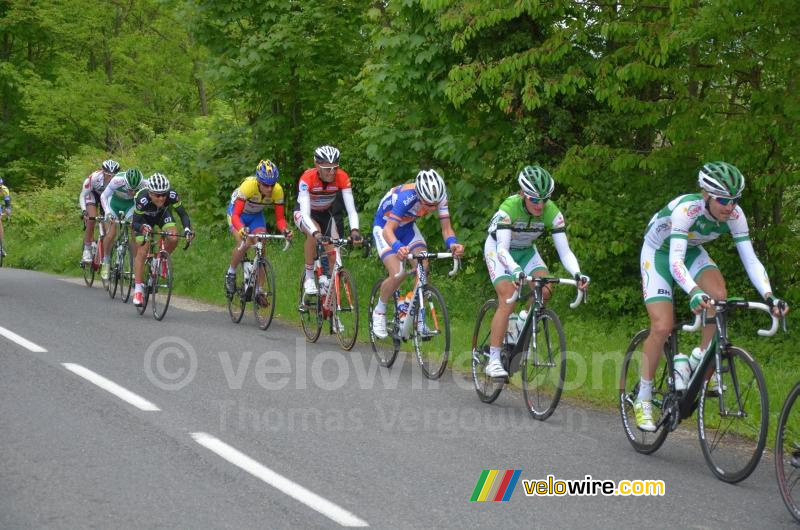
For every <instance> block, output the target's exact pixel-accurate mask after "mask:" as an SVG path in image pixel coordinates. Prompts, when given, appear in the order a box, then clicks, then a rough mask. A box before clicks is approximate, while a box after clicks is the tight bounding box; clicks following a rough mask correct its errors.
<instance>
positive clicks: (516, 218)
mask: <svg viewBox="0 0 800 530" xmlns="http://www.w3.org/2000/svg"><path fill="white" fill-rule="evenodd" d="M503 229H506V230H511V242H510V243H509V245H510V248H512V249H522V248H530V247H531V246H532V245H533V244H534V242H535V241H536V240H537V239H539V237H541V235H542V234H544V232H545V230H550V231H551V232H553V233H558V232H564V231H565V230H566V225H565V223H564V216H563V215H561V211H560V210H559V209H558V206H556V204H555V203H554V202H553V201H547V202H546V203H545V205H544V209H543V210H542V215H540V216H538V217H537V216H534V215H531V214H530V213H528V210H526V209H525V199H523V198H522V196H520V195H519V194H517V195H512V196H511V197H508V198H507V199H506V200H504V201H503V204H501V205H500V209H499V210H497V213H495V214H494V217H492V221H491V223H489V235H491V236H492V237H495V234H496V233H497V231H498V230H503Z"/></svg>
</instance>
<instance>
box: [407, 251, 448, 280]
mask: <svg viewBox="0 0 800 530" xmlns="http://www.w3.org/2000/svg"><path fill="white" fill-rule="evenodd" d="M450 258H452V259H453V270H451V271H450V272H448V273H447V275H448V276H449V277H451V278H452V277H453V276H455V275H456V274H457V273H458V269H459V268H460V267H461V259H460V258H458V257H456V256H455V255H453V253H452V252H417V253H416V254H409V255H408V256H406V259H405V260H404V261H401V262H400V272H398V273H397V274H395V275H394V277H395V278H402V277H404V276H406V275H408V274H410V273H411V272H412V270H413V269H408V270H406V269H405V262H406V261H414V260H419V259H427V260H430V259H450Z"/></svg>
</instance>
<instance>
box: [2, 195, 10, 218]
mask: <svg viewBox="0 0 800 530" xmlns="http://www.w3.org/2000/svg"><path fill="white" fill-rule="evenodd" d="M3 201H5V203H6V210H8V213H9V214H11V194H9V193H6V194H5V196H4V197H3Z"/></svg>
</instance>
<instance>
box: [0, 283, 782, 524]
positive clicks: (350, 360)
mask: <svg viewBox="0 0 800 530" xmlns="http://www.w3.org/2000/svg"><path fill="white" fill-rule="evenodd" d="M0 326H2V329H0V377H2V384H0V528H31V527H43V526H44V527H54V528H76V527H81V528H82V527H98V528H143V527H144V528H152V527H164V528H237V529H238V528H288V527H293V528H294V527H303V528H306V527H337V526H340V525H345V526H347V525H351V526H352V525H356V526H357V525H362V526H363V525H369V526H372V527H381V528H383V527H386V528H400V527H402V528H411V527H413V528H431V527H461V528H464V527H488V526H500V525H502V526H504V527H512V528H521V527H525V528H562V527H568V528H598V527H600V528H606V527H615V528H643V527H648V526H659V527H661V526H675V527H685V528H752V527H761V528H781V527H794V524H793V519H792V518H791V516H790V515H789V513H788V512H787V511H786V509H785V508H784V506H783V503H782V501H781V499H780V496H779V493H778V490H777V485H776V482H775V477H774V470H773V462H772V458H771V456H770V455H765V457H764V459H762V462H761V465H760V466H759V468H758V469H757V470H756V472H755V473H754V474H753V475H752V476H751V477H750V478H748V479H747V480H745V481H744V482H743V483H741V484H738V485H729V484H725V483H722V482H720V481H718V480H717V479H715V478H714V476H713V475H712V474H711V472H710V471H709V469H708V467H707V466H706V464H705V461H704V460H703V456H702V453H701V451H700V447H699V445H698V443H697V440H696V435H695V434H694V424H693V422H691V421H689V422H686V423H687V426H686V427H687V428H686V430H685V432H684V433H681V432H678V433H674V434H675V435H674V436H671V437H670V438H669V439H668V440H667V442H666V444H665V445H664V447H662V448H661V449H660V450H659V451H658V452H657V453H656V454H654V455H651V456H644V455H639V454H637V453H635V452H634V451H633V449H632V448H631V447H630V446H629V444H628V443H627V441H626V440H625V437H624V435H623V433H622V427H621V422H620V420H619V416H618V414H616V413H615V412H613V411H596V410H589V409H585V408H582V407H579V406H574V405H571V404H569V402H564V401H562V403H561V404H560V405H559V408H558V410H557V411H556V413H555V414H554V415H553V416H552V417H551V418H550V419H549V420H547V422H544V423H540V422H535V421H533V420H531V419H530V418H529V417H528V416H527V414H526V413H525V412H524V410H523V409H522V406H521V398H520V396H519V394H517V393H515V392H513V391H506V392H504V394H503V395H501V397H500V398H499V399H498V401H497V402H496V403H495V404H494V405H484V404H482V403H480V402H479V401H478V399H477V397H476V396H475V393H474V391H473V390H472V387H471V382H470V381H469V380H468V379H466V378H465V377H463V376H454V375H453V373H452V372H449V371H448V372H447V373H446V374H445V377H444V378H443V379H442V380H441V381H440V382H431V381H427V380H425V379H424V378H423V377H422V375H421V373H420V370H419V368H418V367H417V366H416V365H413V364H412V363H411V362H409V359H406V362H405V363H404V364H402V365H396V366H395V367H394V368H392V369H388V370H387V369H383V368H378V366H377V363H376V362H375V361H374V358H373V356H372V353H371V350H370V349H369V347H368V346H366V345H358V346H357V347H356V351H354V352H351V353H348V352H341V351H340V350H339V348H338V344H337V343H336V340H335V339H334V338H333V337H330V336H326V335H323V336H322V337H321V338H320V340H319V342H318V343H317V344H306V342H305V340H304V339H303V338H302V332H301V331H300V330H299V329H298V328H297V327H296V326H294V325H293V324H292V323H289V324H284V323H281V322H277V321H276V322H273V324H272V326H271V327H270V329H269V330H268V331H266V332H262V331H260V330H259V329H258V328H257V327H256V326H255V325H254V324H253V321H252V314H246V315H245V318H244V320H243V321H242V323H241V324H239V325H234V324H232V323H231V322H230V320H229V318H228V315H227V312H225V310H224V309H222V308H216V307H211V306H206V305H202V304H195V303H192V302H190V301H186V300H178V301H176V302H175V303H174V304H173V305H172V306H171V307H170V309H169V313H168V314H167V316H166V318H165V320H164V321H163V322H156V321H155V320H153V318H152V317H151V316H150V313H149V311H148V312H147V313H146V314H145V316H139V315H138V314H136V313H135V311H134V310H133V308H132V306H131V305H130V304H122V303H120V302H119V301H118V300H115V301H111V300H110V299H109V298H108V296H107V295H106V294H105V293H104V292H103V291H101V290H100V289H97V288H95V289H88V288H86V287H85V286H83V285H82V282H80V281H79V280H75V279H66V278H59V277H56V276H51V275H45V274H39V273H33V272H29V271H20V270H14V269H5V268H4V269H0ZM9 332H11V333H9ZM12 334H16V335H12ZM362 336H363V335H362ZM9 337H11V338H9ZM26 341H28V342H26ZM41 350H45V351H41ZM398 363H399V361H398ZM606 391H608V392H614V390H613V389H607V390H606ZM567 399H568V393H567ZM770 428H771V429H774V426H770ZM484 469H498V470H505V469H513V470H521V475H520V479H545V478H546V477H547V475H549V474H552V475H554V476H555V477H556V479H581V478H583V477H584V476H585V475H591V476H592V477H593V478H595V479H610V480H614V481H619V480H625V479H660V480H663V481H664V483H665V486H666V494H665V496H663V497H621V496H615V497H605V496H592V497H527V496H526V495H525V492H524V488H523V486H522V484H521V481H520V482H519V483H518V484H517V486H516V488H515V490H514V492H513V495H512V496H511V500H510V501H508V502H469V498H470V495H471V494H472V491H473V489H474V488H475V485H476V483H477V481H478V478H479V477H480V475H481V471H482V470H484Z"/></svg>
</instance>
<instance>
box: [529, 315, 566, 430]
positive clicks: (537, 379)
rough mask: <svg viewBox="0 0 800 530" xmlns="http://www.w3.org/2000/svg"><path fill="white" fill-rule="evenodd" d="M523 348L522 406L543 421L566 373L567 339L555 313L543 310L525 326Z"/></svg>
mask: <svg viewBox="0 0 800 530" xmlns="http://www.w3.org/2000/svg"><path fill="white" fill-rule="evenodd" d="M534 326H535V327H536V329H535V330H534V329H533V328H534ZM522 351H523V352H524V353H523V357H522V363H521V366H520V376H521V377H522V395H523V397H524V398H525V406H526V407H527V409H528V412H530V413H531V416H533V418H534V419H536V420H540V421H543V420H546V419H547V418H549V417H550V415H551V414H553V412H554V411H555V410H556V407H557V406H558V402H559V400H560V399H561V391H562V390H563V389H564V379H565V378H566V376H567V338H566V336H565V335H564V328H563V327H562V326H561V321H560V320H559V319H558V315H556V314H555V313H554V312H553V311H551V310H549V309H545V310H543V311H542V313H541V314H540V315H539V316H538V317H537V318H536V320H535V321H534V322H533V323H532V324H531V326H530V327H529V328H528V332H527V333H526V335H525V337H524V338H523V342H522Z"/></svg>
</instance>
